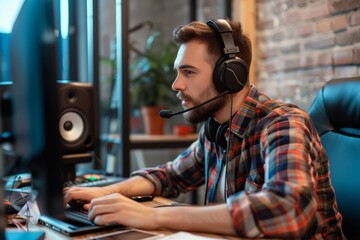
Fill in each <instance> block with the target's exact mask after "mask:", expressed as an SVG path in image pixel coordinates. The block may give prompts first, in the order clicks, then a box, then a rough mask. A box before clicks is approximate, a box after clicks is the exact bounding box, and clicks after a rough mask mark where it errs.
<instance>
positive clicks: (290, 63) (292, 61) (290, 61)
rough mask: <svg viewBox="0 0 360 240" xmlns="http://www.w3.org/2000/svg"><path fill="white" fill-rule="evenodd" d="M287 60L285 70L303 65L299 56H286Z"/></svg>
mask: <svg viewBox="0 0 360 240" xmlns="http://www.w3.org/2000/svg"><path fill="white" fill-rule="evenodd" d="M284 60H285V62H284V64H285V66H284V70H290V69H296V68H300V67H301V62H300V59H299V57H297V56H296V57H290V58H286V59H284Z"/></svg>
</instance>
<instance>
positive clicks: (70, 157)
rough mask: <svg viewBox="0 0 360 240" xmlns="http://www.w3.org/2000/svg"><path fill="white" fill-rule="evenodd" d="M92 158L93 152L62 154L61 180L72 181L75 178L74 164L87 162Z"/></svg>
mask: <svg viewBox="0 0 360 240" xmlns="http://www.w3.org/2000/svg"><path fill="white" fill-rule="evenodd" d="M93 158H94V154H93V153H92V152H88V153H76V154H67V155H63V156H62V161H63V181H64V182H68V181H74V180H75V178H76V164H80V163H89V162H91V161H92V160H93Z"/></svg>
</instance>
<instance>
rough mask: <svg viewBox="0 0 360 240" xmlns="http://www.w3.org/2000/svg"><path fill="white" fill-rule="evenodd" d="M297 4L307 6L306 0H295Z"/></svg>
mask: <svg viewBox="0 0 360 240" xmlns="http://www.w3.org/2000/svg"><path fill="white" fill-rule="evenodd" d="M295 4H296V6H298V7H305V6H306V0H295Z"/></svg>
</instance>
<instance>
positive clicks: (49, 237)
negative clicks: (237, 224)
mask: <svg viewBox="0 0 360 240" xmlns="http://www.w3.org/2000/svg"><path fill="white" fill-rule="evenodd" d="M173 202H174V201H173V200H170V199H167V198H163V197H156V198H155V199H154V200H153V201H149V202H143V203H142V204H144V205H146V206H150V207H155V206H159V205H169V204H171V203H173ZM12 229H13V228H12ZM29 229H30V231H44V232H45V240H70V239H71V240H84V239H88V238H90V237H96V236H99V235H101V234H104V233H109V232H111V231H116V230H111V231H109V230H108V231H103V232H96V233H91V234H85V235H81V236H76V237H68V236H65V235H63V234H61V233H58V232H56V231H54V230H52V229H50V228H48V227H45V226H43V225H31V224H30V225H29ZM154 232H156V233H160V234H163V235H165V236H167V235H171V234H174V233H176V231H170V230H157V231H154ZM193 234H196V235H198V236H204V237H209V238H214V239H244V238H238V237H235V236H221V235H215V234H206V233H193ZM160 239H161V237H159V240H160ZM24 240H25V239H24Z"/></svg>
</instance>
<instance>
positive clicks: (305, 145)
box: [133, 86, 344, 239]
mask: <svg viewBox="0 0 360 240" xmlns="http://www.w3.org/2000/svg"><path fill="white" fill-rule="evenodd" d="M309 119H310V118H309V116H308V115H307V113H306V112H304V111H302V110H300V109H299V108H297V107H296V106H293V105H290V104H284V103H280V102H277V101H274V100H272V99H270V98H268V97H267V96H265V95H263V94H260V93H259V92H258V91H257V90H256V88H255V87H253V86H252V88H251V90H250V92H249V95H248V96H247V98H246V99H245V101H244V102H243V104H242V106H241V107H240V109H239V110H238V111H237V112H236V114H235V115H234V118H233V119H232V124H231V134H230V149H229V152H227V153H225V152H223V151H222V150H221V149H220V147H219V146H217V145H216V143H213V142H209V141H208V140H207V139H206V137H205V135H204V128H202V129H201V130H200V132H199V137H198V140H197V141H195V142H194V143H193V144H192V145H191V146H190V147H189V148H188V149H187V150H186V151H184V152H183V153H182V154H180V155H179V156H178V157H177V158H176V159H175V160H174V161H172V162H168V163H166V164H164V165H162V166H158V167H155V168H147V169H143V170H140V171H136V172H134V173H133V175H141V176H144V177H146V178H147V179H149V180H150V181H152V182H153V184H154V186H155V194H156V195H162V196H165V197H175V196H177V195H178V194H179V193H181V192H187V191H191V190H193V189H195V188H197V187H199V186H201V185H203V184H206V186H207V194H206V195H207V201H208V202H212V201H214V198H215V193H216V187H217V185H218V179H219V175H220V172H221V166H222V165H223V161H224V159H225V158H226V157H227V158H228V165H227V171H226V181H227V182H226V192H227V196H228V197H227V201H226V202H227V206H228V209H229V213H230V215H231V217H232V221H233V225H234V228H235V230H236V232H237V233H238V234H239V235H240V236H245V237H282V238H292V239H293V238H301V237H302V238H304V239H343V238H344V236H343V233H342V229H341V219H342V217H341V215H340V213H339V211H338V208H337V204H336V201H335V193H334V189H333V187H332V185H331V182H330V172H329V162H328V159H327V157H326V154H325V152H324V150H323V148H322V146H321V143H320V139H319V136H318V135H317V132H316V130H315V128H314V126H313V124H312V123H311V121H310V120H309ZM226 154H227V156H225V155H226Z"/></svg>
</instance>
